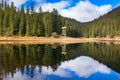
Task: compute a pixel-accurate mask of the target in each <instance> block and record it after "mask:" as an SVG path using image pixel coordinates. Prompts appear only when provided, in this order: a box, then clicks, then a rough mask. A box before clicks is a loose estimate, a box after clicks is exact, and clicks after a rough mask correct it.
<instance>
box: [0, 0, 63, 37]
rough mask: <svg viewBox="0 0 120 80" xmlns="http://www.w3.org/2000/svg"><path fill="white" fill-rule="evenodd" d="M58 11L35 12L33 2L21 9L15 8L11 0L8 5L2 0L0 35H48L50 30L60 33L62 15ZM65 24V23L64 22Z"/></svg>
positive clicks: (0, 7) (0, 6) (40, 10)
mask: <svg viewBox="0 0 120 80" xmlns="http://www.w3.org/2000/svg"><path fill="white" fill-rule="evenodd" d="M58 14H59V13H58V11H57V10H56V9H53V12H42V8H41V7H40V8H39V12H35V10H34V3H33V2H32V3H31V5H30V6H27V8H26V11H25V10H24V5H22V6H21V9H16V8H15V7H14V4H13V2H12V3H11V5H10V7H9V5H8V4H7V3H6V2H4V1H2V3H0V35H1V36H50V35H51V33H52V32H54V31H55V32H56V33H58V34H61V27H62V26H63V23H62V22H63V21H62V20H63V17H61V16H60V15H58ZM64 25H65V24H64Z"/></svg>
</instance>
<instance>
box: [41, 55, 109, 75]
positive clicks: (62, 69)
mask: <svg viewBox="0 0 120 80" xmlns="http://www.w3.org/2000/svg"><path fill="white" fill-rule="evenodd" d="M67 70H68V71H67ZM42 71H43V72H42V74H47V75H49V74H53V75H58V76H61V77H70V76H72V75H71V74H70V71H73V72H75V74H76V75H77V76H79V77H89V76H90V75H92V74H94V73H96V72H100V73H106V74H109V73H110V69H109V68H107V67H106V66H105V65H103V64H101V63H99V62H98V61H96V60H94V59H92V58H90V57H86V56H81V57H78V58H76V59H74V60H70V61H65V62H63V63H62V64H61V65H60V66H59V67H58V69H57V70H56V71H55V72H53V70H52V69H51V68H50V67H49V68H48V69H47V68H45V67H44V68H42Z"/></svg>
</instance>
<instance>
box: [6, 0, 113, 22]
mask: <svg viewBox="0 0 120 80" xmlns="http://www.w3.org/2000/svg"><path fill="white" fill-rule="evenodd" d="M6 1H7V2H8V3H9V4H10V3H11V2H14V4H15V6H16V7H19V6H20V5H21V4H24V3H26V2H27V1H30V0H6ZM33 1H36V2H37V3H38V5H36V8H37V9H36V11H38V8H39V7H40V6H41V7H42V9H43V11H44V12H45V11H48V10H49V11H50V12H51V11H52V10H53V8H56V9H57V10H58V12H59V13H60V15H62V16H64V17H69V18H73V19H76V20H77V21H80V22H88V21H92V20H94V19H96V18H98V17H99V16H102V15H104V14H106V13H107V12H108V11H110V10H111V9H112V7H111V5H109V4H105V5H101V6H97V5H94V4H92V3H91V2H90V1H89V0H84V1H82V0H80V1H79V2H78V3H77V4H76V5H75V6H72V7H69V6H71V5H72V3H73V1H71V0H61V1H59V2H54V3H50V2H49V3H47V2H46V0H33Z"/></svg>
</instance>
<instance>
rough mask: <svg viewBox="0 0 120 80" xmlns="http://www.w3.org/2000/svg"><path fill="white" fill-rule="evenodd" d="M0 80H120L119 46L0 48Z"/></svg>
mask: <svg viewBox="0 0 120 80" xmlns="http://www.w3.org/2000/svg"><path fill="white" fill-rule="evenodd" d="M0 80H120V45H114V44H112V43H111V44H105V43H83V44H69V45H59V44H54V45H0Z"/></svg>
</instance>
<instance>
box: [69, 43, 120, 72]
mask: <svg viewBox="0 0 120 80" xmlns="http://www.w3.org/2000/svg"><path fill="white" fill-rule="evenodd" d="M67 53H68V54H67V57H68V58H67V59H74V58H75V57H77V56H82V55H85V56H90V57H92V58H94V59H96V60H98V61H100V62H101V63H103V64H105V65H107V66H108V67H110V68H112V69H113V70H115V71H117V72H120V45H114V44H112V43H111V44H109V45H106V44H105V43H99V44H98V43H84V44H76V45H74V44H73V45H69V46H67Z"/></svg>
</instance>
